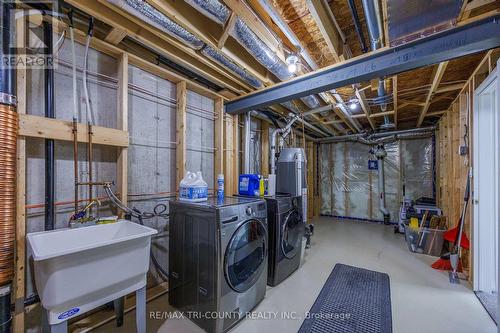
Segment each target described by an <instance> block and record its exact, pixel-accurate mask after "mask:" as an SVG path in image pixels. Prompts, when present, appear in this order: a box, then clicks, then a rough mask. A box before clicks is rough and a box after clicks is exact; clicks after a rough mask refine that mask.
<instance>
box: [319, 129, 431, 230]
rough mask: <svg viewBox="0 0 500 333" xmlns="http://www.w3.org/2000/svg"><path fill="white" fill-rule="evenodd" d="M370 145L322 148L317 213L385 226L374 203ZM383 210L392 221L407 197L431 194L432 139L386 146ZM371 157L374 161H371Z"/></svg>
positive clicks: (375, 176)
mask: <svg viewBox="0 0 500 333" xmlns="http://www.w3.org/2000/svg"><path fill="white" fill-rule="evenodd" d="M370 148H371V147H370V146H368V145H365V144H362V143H353V142H339V143H330V144H322V145H321V146H320V156H321V158H320V184H321V214H322V215H331V216H342V217H349V218H355V219H363V220H372V221H383V214H382V213H381V212H380V210H379V200H378V185H377V184H378V171H377V170H369V169H368V160H369V159H370V158H371V157H372V156H371V155H370ZM385 150H386V152H387V157H386V158H385V160H384V167H385V190H386V206H387V209H388V210H389V212H390V215H391V221H392V222H396V221H397V218H398V212H399V206H400V202H401V199H402V195H403V193H402V191H403V189H402V187H403V184H406V196H407V197H408V198H411V199H417V198H419V197H422V196H426V197H432V195H433V179H434V178H433V174H434V169H433V143H432V138H424V139H414V140H400V141H396V142H394V143H389V144H386V145H385ZM372 158H373V157H372Z"/></svg>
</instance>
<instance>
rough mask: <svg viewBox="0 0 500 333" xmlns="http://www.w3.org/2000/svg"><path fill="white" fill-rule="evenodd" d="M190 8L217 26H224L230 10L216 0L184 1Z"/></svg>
mask: <svg viewBox="0 0 500 333" xmlns="http://www.w3.org/2000/svg"><path fill="white" fill-rule="evenodd" d="M185 1H186V2H187V3H188V4H190V5H191V6H193V7H195V8H197V9H199V11H200V12H201V13H202V14H203V15H205V16H207V17H208V18H210V19H211V20H213V21H216V22H218V23H219V24H222V25H224V24H226V22H227V20H228V19H229V15H231V11H230V9H229V8H228V7H227V6H226V5H225V4H223V3H221V2H220V1H218V0H185Z"/></svg>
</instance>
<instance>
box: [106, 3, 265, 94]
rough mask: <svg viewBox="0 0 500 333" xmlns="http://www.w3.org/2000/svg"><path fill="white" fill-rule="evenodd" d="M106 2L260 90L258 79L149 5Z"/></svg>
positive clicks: (260, 84) (260, 85)
mask: <svg viewBox="0 0 500 333" xmlns="http://www.w3.org/2000/svg"><path fill="white" fill-rule="evenodd" d="M108 2H109V3H111V4H113V5H115V6H117V7H119V8H121V9H122V10H124V11H126V12H127V13H129V14H131V15H134V16H136V17H139V18H140V19H142V20H144V21H145V22H147V23H149V24H151V25H152V26H154V27H156V28H158V29H159V30H161V31H164V32H165V33H167V34H169V35H170V36H172V37H174V38H176V39H177V40H179V41H181V42H182V43H184V44H185V45H187V46H188V47H190V48H192V49H194V50H197V51H199V50H201V53H202V54H203V55H204V56H206V57H207V58H209V59H211V60H212V61H214V62H216V63H218V64H220V65H221V66H223V67H225V68H227V69H228V70H229V71H231V72H232V73H234V74H235V75H237V76H238V77H240V78H241V79H242V80H244V81H245V82H247V83H248V84H250V85H251V86H252V87H254V88H257V89H258V88H262V86H263V85H262V82H261V81H260V80H259V79H258V78H256V77H255V76H253V75H252V74H250V73H248V71H246V70H245V69H244V68H242V67H241V66H239V65H237V64H236V63H235V62H233V61H231V60H230V59H229V58H227V57H226V56H225V55H224V54H222V53H221V52H219V51H218V50H215V49H213V48H212V47H210V46H208V45H206V44H205V43H204V42H203V41H202V40H200V39H199V38H198V37H196V36H195V35H193V34H192V33H190V32H189V31H187V30H186V29H184V28H183V27H181V26H180V25H178V24H177V23H175V22H174V21H172V20H171V19H169V18H168V17H167V16H165V15H164V14H163V13H161V12H160V11H158V10H157V9H156V8H154V7H153V6H151V5H150V4H148V3H146V2H144V1H141V0H108ZM204 2H206V1H204ZM220 13H224V11H223V10H222V11H220ZM221 15H222V14H221Z"/></svg>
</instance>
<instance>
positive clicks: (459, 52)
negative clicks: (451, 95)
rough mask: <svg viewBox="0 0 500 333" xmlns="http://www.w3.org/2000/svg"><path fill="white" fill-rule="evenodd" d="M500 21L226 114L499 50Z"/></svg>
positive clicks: (248, 100) (329, 74)
mask: <svg viewBox="0 0 500 333" xmlns="http://www.w3.org/2000/svg"><path fill="white" fill-rule="evenodd" d="M499 19H500V15H495V16H491V17H488V18H486V19H483V20H480V21H476V22H472V23H469V24H467V25H463V26H461V27H459V28H455V29H451V30H448V31H444V32H441V33H438V34H435V35H433V36H430V37H426V38H422V39H419V40H416V41H414V42H411V43H408V44H405V45H401V46H398V47H394V48H383V49H380V50H378V51H375V52H372V53H369V54H366V55H364V56H360V57H357V58H353V59H350V60H348V61H346V62H343V63H341V64H337V65H333V66H328V67H325V68H322V69H320V70H317V71H314V72H311V73H309V74H306V75H302V76H299V77H297V78H295V79H292V80H290V81H287V82H283V83H280V84H276V85H274V86H271V87H268V88H266V89H262V90H260V91H257V92H253V93H249V94H247V95H244V96H242V97H240V98H237V99H235V100H232V101H230V102H228V103H227V104H226V112H228V113H233V114H237V113H244V112H247V111H250V110H252V109H256V108H259V107H265V106H268V105H271V104H275V103H281V102H285V101H288V100H291V99H296V98H300V97H304V96H307V95H310V94H316V93H320V92H322V91H326V90H331V89H336V88H340V87H343V86H347V85H350V84H355V83H359V82H363V81H369V80H371V79H373V78H377V77H384V76H389V75H394V74H397V73H400V72H404V71H408V70H412V69H415V68H419V67H422V66H427V65H430V64H436V63H440V62H443V61H447V60H451V59H454V58H458V57H463V56H466V55H469V54H474V53H478V52H481V51H485V50H489V49H492V48H495V47H499V46H500V27H499V26H500V23H499Z"/></svg>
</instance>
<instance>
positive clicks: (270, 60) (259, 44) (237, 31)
mask: <svg viewBox="0 0 500 333" xmlns="http://www.w3.org/2000/svg"><path fill="white" fill-rule="evenodd" d="M230 35H231V36H233V37H234V39H236V40H237V41H238V42H239V43H240V44H241V45H242V46H243V47H244V48H245V49H246V50H247V51H248V52H249V53H250V54H251V55H253V56H254V58H255V59H256V60H257V61H258V62H260V63H261V64H262V65H263V66H264V67H266V68H267V69H268V70H269V71H270V72H271V73H273V74H274V75H276V77H277V78H278V79H280V80H281V81H286V80H288V79H291V78H292V77H293V75H292V74H291V73H290V72H289V71H288V66H287V65H286V64H285V63H284V62H283V61H282V60H281V59H280V58H279V57H278V56H277V55H276V53H275V52H273V51H272V50H271V49H270V48H269V47H268V46H267V45H266V43H264V42H263V41H262V40H261V39H260V38H259V37H257V35H256V34H255V33H254V32H253V31H252V29H250V27H249V26H248V25H246V23H245V22H243V20H242V19H240V18H239V17H238V18H237V19H236V23H235V24H234V27H233V30H232V31H231V33H230Z"/></svg>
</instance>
